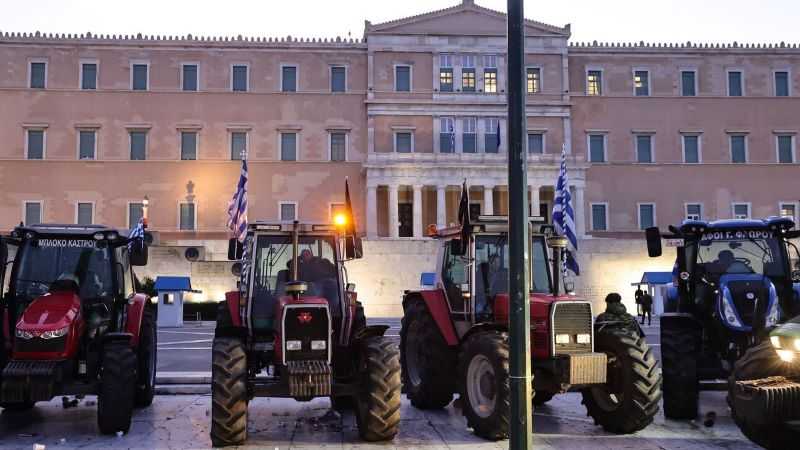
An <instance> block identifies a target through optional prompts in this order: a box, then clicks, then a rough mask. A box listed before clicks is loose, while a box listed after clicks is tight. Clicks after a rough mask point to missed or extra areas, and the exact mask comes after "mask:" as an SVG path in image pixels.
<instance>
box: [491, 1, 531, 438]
mask: <svg viewBox="0 0 800 450" xmlns="http://www.w3.org/2000/svg"><path fill="white" fill-rule="evenodd" d="M524 17H525V16H524V13H523V6H522V0H508V139H507V140H508V225H509V227H508V247H509V258H508V262H509V300H510V311H509V333H508V334H509V339H510V341H511V342H510V344H511V348H510V350H511V351H510V355H509V356H510V361H509V369H510V375H511V380H510V384H511V386H510V387H511V423H510V430H509V431H510V442H509V449H512V450H528V449H530V448H532V447H533V411H532V409H533V405H532V403H533V402H532V401H531V399H532V396H531V394H532V384H533V383H532V382H533V380H532V377H531V348H530V346H531V342H530V294H529V286H530V280H529V274H530V273H531V272H530V270H529V265H528V264H529V263H530V258H529V256H528V246H529V243H528V236H529V226H530V225H529V222H528V221H529V219H528V198H527V193H528V179H527V172H528V159H527V154H526V152H525V146H524V145H523V142H524V135H525V132H526V131H525V130H526V124H525V121H526V119H525V91H524V84H523V80H524V79H525V78H524V74H523V70H524V56H525V28H524ZM498 128H499V126H498ZM498 138H499V130H498Z"/></svg>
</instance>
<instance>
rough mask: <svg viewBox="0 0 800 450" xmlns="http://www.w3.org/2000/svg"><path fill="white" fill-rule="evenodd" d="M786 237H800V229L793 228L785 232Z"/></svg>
mask: <svg viewBox="0 0 800 450" xmlns="http://www.w3.org/2000/svg"><path fill="white" fill-rule="evenodd" d="M784 236H785V237H786V239H797V238H800V230H791V231H787V232H786V233H784Z"/></svg>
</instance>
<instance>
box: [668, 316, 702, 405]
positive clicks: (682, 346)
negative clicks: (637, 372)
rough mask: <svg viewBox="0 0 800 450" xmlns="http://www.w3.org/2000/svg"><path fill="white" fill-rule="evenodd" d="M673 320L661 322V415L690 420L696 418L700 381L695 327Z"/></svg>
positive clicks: (698, 350) (698, 338) (698, 349)
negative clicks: (662, 397) (662, 404)
mask: <svg viewBox="0 0 800 450" xmlns="http://www.w3.org/2000/svg"><path fill="white" fill-rule="evenodd" d="M681 325H682V324H679V323H676V322H675V321H673V320H670V321H665V320H662V321H661V367H662V370H663V374H664V385H663V391H664V416H666V418H668V419H677V420H690V419H694V418H695V417H697V409H698V398H699V396H700V392H699V382H698V378H697V355H698V354H699V352H700V348H699V342H700V337H699V336H698V330H697V329H696V328H695V327H690V326H681Z"/></svg>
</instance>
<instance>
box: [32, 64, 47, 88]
mask: <svg viewBox="0 0 800 450" xmlns="http://www.w3.org/2000/svg"><path fill="white" fill-rule="evenodd" d="M30 78H31V79H30V87H31V89H44V88H46V87H47V63H46V62H32V63H30Z"/></svg>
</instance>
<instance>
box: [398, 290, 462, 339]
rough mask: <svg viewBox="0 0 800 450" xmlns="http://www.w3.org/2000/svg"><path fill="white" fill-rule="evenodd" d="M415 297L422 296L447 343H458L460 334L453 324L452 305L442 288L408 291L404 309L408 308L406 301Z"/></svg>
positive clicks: (404, 300)
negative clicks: (451, 316) (448, 302)
mask: <svg viewBox="0 0 800 450" xmlns="http://www.w3.org/2000/svg"><path fill="white" fill-rule="evenodd" d="M415 297H419V298H422V301H423V302H424V303H425V307H426V308H427V309H428V313H430V315H431V317H433V321H434V322H436V325H437V326H438V327H439V332H440V333H442V337H443V338H444V340H445V342H447V345H449V346H456V345H458V335H457V334H456V328H455V326H453V320H452V319H451V318H450V306H449V305H448V304H447V299H445V297H444V292H443V291H442V290H441V289H435V290H425V291H419V292H407V293H406V295H405V297H404V298H403V309H405V308H406V302H408V301H409V300H410V299H412V298H415Z"/></svg>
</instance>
